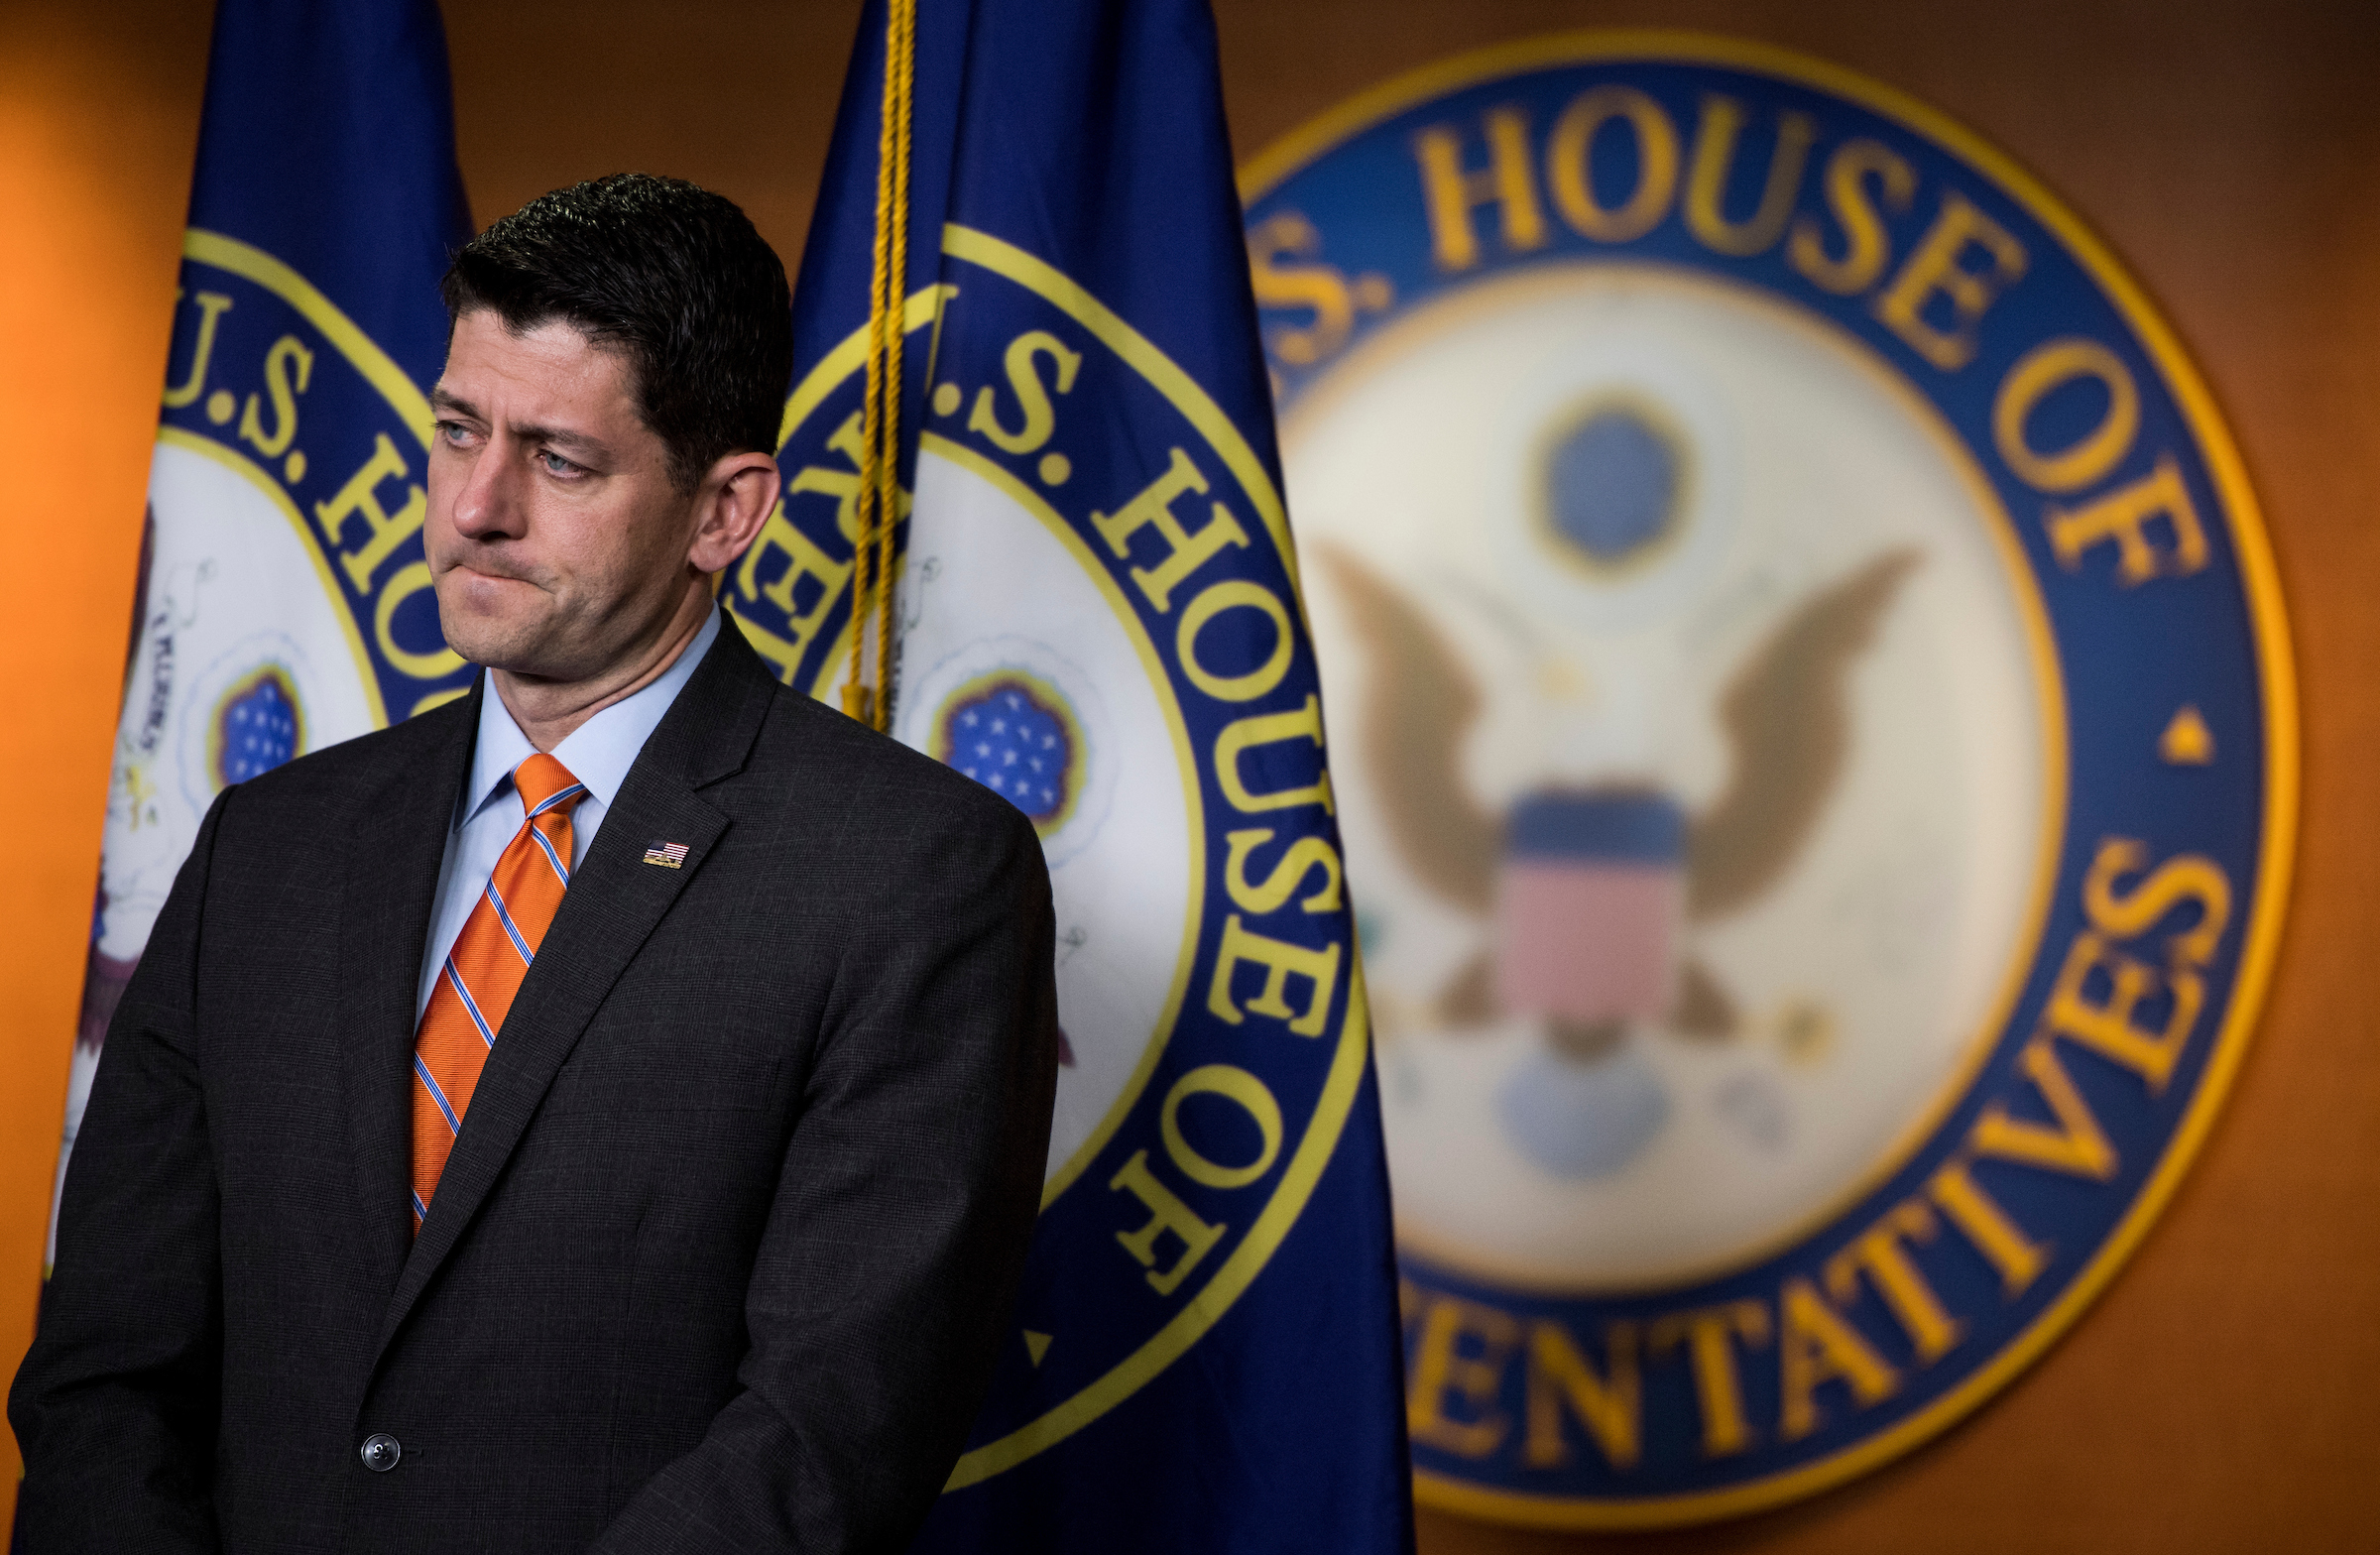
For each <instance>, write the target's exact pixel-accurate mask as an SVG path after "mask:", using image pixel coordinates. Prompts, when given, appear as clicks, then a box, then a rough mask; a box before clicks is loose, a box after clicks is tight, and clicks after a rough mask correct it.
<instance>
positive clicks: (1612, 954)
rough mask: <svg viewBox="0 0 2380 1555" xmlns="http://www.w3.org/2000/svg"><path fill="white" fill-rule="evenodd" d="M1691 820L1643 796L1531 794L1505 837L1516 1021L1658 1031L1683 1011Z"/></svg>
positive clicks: (1504, 962)
mask: <svg viewBox="0 0 2380 1555" xmlns="http://www.w3.org/2000/svg"><path fill="white" fill-rule="evenodd" d="M1685 838H1686V822H1685V816H1684V814H1683V812H1682V811H1680V809H1679V808H1678V806H1677V804H1676V803H1675V802H1674V801H1673V800H1671V799H1668V798H1666V797H1664V796H1662V795H1660V794H1657V793H1648V792H1643V791H1641V790H1618V791H1605V792H1594V791H1590V792H1563V791H1559V790H1546V791H1539V792H1536V793H1532V794H1529V795H1528V796H1526V797H1525V798H1523V799H1521V800H1520V801H1519V802H1518V803H1516V804H1514V805H1513V807H1512V809H1511V812H1510V814H1509V816H1508V817H1507V819H1506V821H1505V827H1504V857H1503V866H1502V869H1501V870H1500V871H1499V873H1498V877H1497V881H1496V892H1495V920H1496V924H1495V945H1496V949H1495V987H1496V995H1497V1000H1498V1002H1499V1003H1500V1004H1501V1005H1502V1006H1503V1008H1504V1009H1506V1010H1508V1011H1510V1012H1512V1013H1514V1014H1516V1015H1529V1016H1543V1017H1550V1018H1552V1019H1555V1020H1558V1021H1565V1022H1578V1023H1584V1024H1601V1023H1605V1022H1615V1021H1624V1020H1658V1019H1660V1018H1661V1017H1664V1016H1665V1015H1667V1014H1668V1013H1669V1010H1670V1008H1671V1006H1672V1005H1673V1004H1674V1003H1675V1001H1676V994H1677V986H1678V947H1679V942H1680V937H1681V935H1680V931H1681V928H1682V926H1683V921H1684V915H1685V903H1686V884H1685V851H1686V850H1685Z"/></svg>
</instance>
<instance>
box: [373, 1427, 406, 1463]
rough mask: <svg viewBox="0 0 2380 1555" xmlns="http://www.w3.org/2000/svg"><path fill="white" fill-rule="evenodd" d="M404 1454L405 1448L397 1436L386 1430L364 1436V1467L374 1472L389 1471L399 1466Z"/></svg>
mask: <svg viewBox="0 0 2380 1555" xmlns="http://www.w3.org/2000/svg"><path fill="white" fill-rule="evenodd" d="M404 1456H405V1449H404V1448H403V1447H400V1446H399V1445H397V1438H395V1437H394V1436H391V1435H390V1434H389V1433H388V1432H386V1431H382V1432H379V1433H377V1434H376V1435H372V1436H367V1437H365V1438H364V1467H365V1468H367V1469H369V1470H371V1471H372V1472H373V1473H374V1474H386V1473H388V1472H389V1471H390V1470H391V1469H394V1468H396V1467H397V1460H398V1459H400V1458H402V1457H404Z"/></svg>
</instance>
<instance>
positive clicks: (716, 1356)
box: [9, 177, 1056, 1555]
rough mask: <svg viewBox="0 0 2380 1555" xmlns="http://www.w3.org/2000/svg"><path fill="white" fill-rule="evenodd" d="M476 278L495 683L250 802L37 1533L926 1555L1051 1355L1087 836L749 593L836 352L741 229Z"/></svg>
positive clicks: (115, 1075) (132, 1104) (587, 227)
mask: <svg viewBox="0 0 2380 1555" xmlns="http://www.w3.org/2000/svg"><path fill="white" fill-rule="evenodd" d="M446 299H447V304H448V307H449V309H450V311H451V312H452V313H453V315H454V332H453V336H452V339H451V343H450V346H449V352H448V359H447V365H446V372H445V375H444V377H443V378H442V379H441V381H440V384H439V387H438V390H437V393H436V395H435V396H434V397H433V405H434V407H435V409H436V414H437V418H438V421H437V435H436V440H435V443H434V445H433V449H432V454H431V462H430V474H429V493H430V502H429V515H428V518H427V520H426V522H425V524H424V529H423V535H424V544H425V547H426V549H427V553H428V557H429V562H430V566H431V569H432V572H433V575H434V578H435V581H436V586H437V597H438V606H439V613H440V619H441V623H442V625H443V627H444V630H445V633H446V636H447V638H448V641H449V642H450V643H451V644H452V645H453V646H454V647H455V649H456V650H457V651H458V652H460V653H462V654H463V655H464V656H465V657H466V658H470V659H472V660H473V661H475V662H478V663H481V664H483V665H486V666H488V668H487V672H486V673H485V674H483V675H482V676H481V678H480V682H479V685H478V687H477V689H476V690H475V691H474V692H473V693H472V695H471V696H470V697H468V698H467V699H464V700H462V701H459V702H456V703H453V704H450V705H448V706H446V707H442V708H439V709H436V710H434V711H432V712H428V713H425V714H423V715H421V716H419V717H417V718H415V719H413V720H411V721H410V722H407V723H404V724H401V725H399V726H398V727H396V728H393V729H389V730H386V731H384V732H382V733H379V734H374V735H370V736H367V737H365V738H363V739H359V740H354V741H351V742H349V743H347V744H344V745H340V746H336V747H333V748H331V749H329V750H325V751H322V752H320V753H317V754H314V755H311V756H307V757H304V758H301V759H300V760H298V761H296V762H294V763H291V764H290V765H288V766H286V767H283V768H281V769H279V770H277V771H275V772H272V773H270V774H268V775H266V776H264V777H259V778H256V779H254V780H252V781H249V782H246V783H242V784H240V785H238V786H236V787H234V788H231V789H228V790H226V791H225V792H224V793H223V794H222V795H221V796H220V797H219V798H218V799H217V800H216V802H215V804H214V807H213V808H212V809H211V810H210V811H209V812H208V814H207V817H206V820H205V822H204V824H203V825H202V826H201V828H200V830H199V833H198V838H197V842H196V844H195V846H194V847H193V849H192V850H191V853H190V857H189V860H188V862H187V864H186V865H184V867H183V868H182V871H181V874H180V877H179V880H178V882H177V883H176V885H175V888H174V892H173V896H172V897H171V899H170V900H169V901H168V903H167V905H166V907H165V909H164V911H163V913H162V914H161V916H160V917H159V919H158V922H157V926H156V929H155V931H154V933H153V934H152V936H151V938H150V941H149V947H148V950H147V953H146V955H145V956H144V958H143V960H142V962H141V966H140V970H139V972H138V974H137V975H136V976H135V978H134V980H133V982H132V985H131V987H130V989H129V990H128V991H127V992H126V994H125V996H124V999H123V1002H122V1005H121V1007H120V1008H119V1010H118V1012H117V1015H116V1017H115V1021H114V1023H113V1025H112V1026H111V1027H110V1029H109V1033H108V1038H107V1042H106V1046H105V1049H104V1056H103V1058H102V1060H101V1063H100V1068H99V1072H98V1077H97V1080H96V1082H95V1084H94V1086H93V1090H92V1095H91V1101H90V1109H89V1112H88V1115H87V1118H86V1121H85V1123H84V1125H83V1130H82V1134H81V1136H80V1138H79V1140H78V1142H77V1145H76V1148H75V1152H74V1157H73V1162H72V1166H71V1169H70V1170H69V1172H68V1174H67V1179H66V1184H65V1197H64V1203H63V1209H62V1211H61V1215H60V1226H59V1238H58V1259H57V1264H56V1271H55V1274H54V1275H53V1277H52V1280H51V1282H50V1286H49V1289H48V1291H47V1293H46V1295H45V1298H44V1302H43V1308H42V1316H41V1323H40V1330H39V1333H38V1335H37V1337H36V1339H35V1342H34V1346H33V1350H32V1353H31V1354H30V1355H29V1356H28V1358H27V1359H26V1362H25V1365H24V1368H23V1370H22V1371H20V1372H19V1374H18V1376H17V1379H16V1384H15V1387H14V1388H13V1390H12V1391H11V1394H10V1398H9V1417H10V1420H11V1422H12V1423H13V1424H14V1426H15V1428H16V1431H17V1436H18V1439H19V1441H20V1442H21V1443H22V1444H23V1446H24V1451H25V1460H26V1478H25V1483H24V1489H23V1494H22V1496H21V1499H20V1502H19V1512H18V1526H17V1543H18V1548H19V1549H20V1550H23V1551H29V1552H50V1551H67V1550H74V1551H94V1552H109V1555H114V1552H128V1551H145V1550H160V1551H163V1550H173V1551H196V1550H215V1549H226V1550H234V1551H293V1552H294V1551H304V1552H307V1555H314V1552H320V1551H330V1550H353V1551H380V1550H391V1551H395V1550H420V1551H433V1550H434V1551H440V1552H446V1551H465V1550H490V1551H495V1550H503V1551H529V1550H557V1551H558V1550H584V1549H589V1548H593V1549H599V1550H606V1551H622V1552H627V1551H640V1552H642V1551H672V1550H687V1551H692V1550H718V1551H728V1550H736V1551H747V1550H795V1549H798V1550H803V1551H827V1550H861V1549H867V1550H881V1549H896V1548H898V1547H899V1546H900V1545H901V1544H902V1543H903V1542H904V1541H905V1540H906V1539H907V1538H908V1536H909V1535H910V1534H911V1532H912V1531H913V1530H914V1529H915V1527H916V1526H917V1524H918V1522H919V1520H920V1519H921V1518H922V1517H923V1515H924V1513H925V1510H926V1508H927V1506H928V1505H929V1504H930V1502H931V1501H932V1498H933V1496H934V1495H935V1494H936V1493H937V1492H938V1490H939V1489H940V1486H941V1483H942V1481H943V1479H944V1477H945V1476H946V1475H947V1474H948V1472H949V1469H950V1466H951V1464H952V1462H953V1461H954V1459H955V1458H956V1456H957V1454H958V1451H959V1449H960V1447H961V1445H962V1443H963V1440H964V1437H965V1433H966V1430H967V1427H968V1425H969V1422H970V1417H971V1416H972V1414H973V1412H974V1410H975V1408H976V1407H977V1405H978V1403H979V1402H980V1399H981V1396H982V1393H983V1390H984V1388H985V1386H986V1384H987V1382H988V1379H989V1376H990V1372H991V1367H992V1363H993V1359H994V1356H995V1352H996V1349H997V1347H998V1345H999V1344H1001V1343H1002V1342H1003V1341H1004V1340H1005V1339H1008V1338H1011V1337H1012V1336H1010V1335H1009V1334H1008V1331H1007V1321H1008V1308H1009V1305H1010V1302H1011V1296H1012V1293H1013V1289H1014V1285H1015V1282H1016V1279H1017V1276H1018V1273H1019V1270H1020V1268H1021V1266H1022V1262H1023V1256H1024V1247H1025V1243H1026V1240H1027V1238H1028V1237H1029V1235H1030V1233H1031V1228H1032V1222H1033V1218H1034V1213H1035V1209H1036V1204H1037V1201H1038V1198H1039V1194H1040V1187H1041V1176H1042V1165H1043V1156H1044V1153H1045V1150H1046V1148H1047V1137H1048V1129H1049V1115H1050V1100H1051V1092H1052V1085H1053V1076H1054V1073H1055V1070H1054V1062H1055V1058H1054V1054H1055V1046H1056V1024H1055V994H1054V990H1053V987H1052V982H1051V922H1050V903H1049V888H1048V879H1047V875H1046V873H1045V871H1044V869H1043V865H1042V861H1041V855H1040V850H1039V845H1038V843H1037V841H1036V839H1035V836H1034V832H1033V829H1032V827H1031V825H1030V824H1029V823H1028V822H1026V820H1025V819H1024V818H1023V817H1022V816H1021V815H1020V814H1018V813H1017V812H1016V811H1014V810H1013V809H1011V808H1010V807H1009V806H1008V805H1007V803H1006V802H1005V801H1003V800H1002V799H1000V798H999V797H997V796H996V795H994V794H993V793H991V792H990V791H989V790H987V789H983V788H980V787H977V786H976V785H975V784H973V783H971V782H969V781H967V780H966V779H964V778H962V777H958V776H956V775H955V774H953V773H951V772H949V771H948V770H947V769H944V768H942V767H940V766H937V765H936V764H934V763H932V762H929V761H927V760H926V759H925V758H923V757H921V756H918V755H916V754H914V753H912V752H910V751H908V750H906V749H904V748H902V747H900V746H898V745H895V744H894V743H892V741H890V740H887V739H885V738H883V737H881V736H879V735H876V734H874V733H871V732H869V731H868V730H866V729H863V728H862V727H861V726H859V725H858V724H856V723H853V722H851V721H850V720H848V719H845V718H844V717H842V716H841V715H840V714H838V713H834V712H831V711H828V710H827V709H825V708H824V707H822V706H820V705H818V704H816V703H814V702H812V701H810V700H808V699H807V698H805V697H802V696H799V695H796V694H793V693H791V692H788V691H786V690H784V689H783V688H781V687H780V686H779V685H778V684H777V683H776V681H775V680H774V679H773V678H772V677H771V675H770V674H769V673H768V672H767V671H766V669H765V668H764V667H763V665H762V662H761V660H760V658H758V657H757V656H756V655H755V654H754V653H753V651H752V650H751V649H750V648H749V647H748V646H746V644H745V642H744V640H743V638H742V637H741V636H740V635H739V633H738V632H737V630H736V627H735V625H734V623H733V622H732V621H729V620H727V619H726V618H725V617H724V616H723V615H722V614H721V613H720V612H719V611H718V609H717V607H716V606H715V605H714V604H713V603H712V592H711V583H712V580H713V578H714V577H715V575H716V574H717V573H718V571H719V570H720V569H721V568H723V567H725V566H727V565H728V564H730V563H731V562H732V561H734V560H735V559H736V557H737V556H738V555H739V554H741V552H742V551H743V550H744V548H745V546H746V545H747V544H749V543H750V541H751V539H752V538H753V536H754V535H755V533H756V532H757V531H758V530H759V528H760V527H761V525H762V523H763V522H764V521H765V520H766V518H767V516H768V514H769V512H770V510H771V508H772V507H773V504H774V503H775V500H776V495H777V473H776V469H775V466H774V463H773V460H772V458H771V455H770V450H771V449H772V447H773V443H774V440H775V431H776V424H777V418H778V415H779V410H780V406H781V403H782V395H783V391H784V385H785V383H786V380H787V378H788V371H787V367H788V356H789V350H790V347H789V341H788V338H787V334H788V309H787V305H786V296H785V283H784V273H783V270H782V268H781V267H780V266H779V265H778V264H777V261H776V259H775V257H774V256H773V254H772V253H771V252H770V251H769V249H768V247H767V245H766V244H764V243H763V242H762V241H761V239H760V238H759V236H758V234H757V233H755V232H754V231H753V230H752V227H751V225H750V224H749V223H748V222H746V221H745V220H744V218H743V215H742V213H741V212H739V211H737V210H736V209H735V207H734V206H733V205H731V204H729V203H728V202H726V201H725V200H722V199H719V198H717V197H716V196H713V195H708V194H705V193H703V192H702V191H700V190H698V189H695V188H693V187H692V186H691V185H688V184H682V183H677V182H673V181H671V180H665V179H648V178H642V177H632V178H622V179H605V180H602V181H600V182H598V183H594V184H582V185H580V186H578V187H577V188H574V189H565V190H560V191H557V192H556V193H554V194H550V195H546V196H544V197H543V198H541V199H539V200H537V201H535V202H533V203H532V204H531V205H530V206H528V207H526V208H525V209H524V210H523V211H521V212H520V213H519V214H517V215H515V216H513V217H509V218H507V219H506V220H505V221H503V222H499V223H497V225H496V226H494V227H492V228H490V229H489V231H488V232H486V233H484V234H482V235H481V236H480V237H479V238H478V239H476V240H475V241H474V242H473V243H472V244H471V245H470V246H469V247H468V248H466V249H465V250H464V251H463V253H462V254H461V255H459V256H458V257H457V259H456V261H455V265H454V268H453V270H452V272H451V273H450V274H449V276H448V278H447V282H446Z"/></svg>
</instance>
